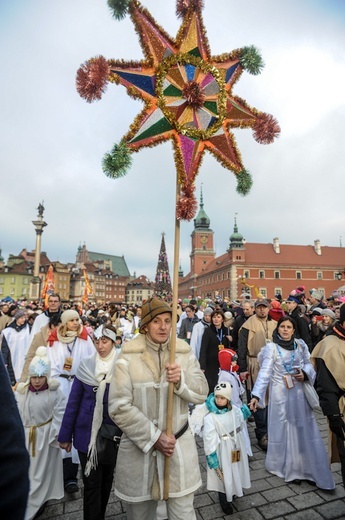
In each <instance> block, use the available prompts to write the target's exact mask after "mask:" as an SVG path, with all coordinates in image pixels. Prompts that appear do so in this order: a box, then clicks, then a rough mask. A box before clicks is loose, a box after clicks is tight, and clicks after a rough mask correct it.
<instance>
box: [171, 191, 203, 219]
mask: <svg viewBox="0 0 345 520" xmlns="http://www.w3.org/2000/svg"><path fill="white" fill-rule="evenodd" d="M194 189H195V186H193V185H187V186H185V187H184V188H183V194H182V195H181V197H180V200H179V201H178V203H177V205H176V218H177V220H192V218H194V217H195V214H196V210H197V209H198V202H197V200H196V198H195V195H194Z"/></svg>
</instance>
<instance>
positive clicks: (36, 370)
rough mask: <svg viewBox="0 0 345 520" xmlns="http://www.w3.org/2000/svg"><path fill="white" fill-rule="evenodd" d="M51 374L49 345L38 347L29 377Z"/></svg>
mask: <svg viewBox="0 0 345 520" xmlns="http://www.w3.org/2000/svg"><path fill="white" fill-rule="evenodd" d="M42 376H46V378H47V379H48V378H49V376H50V362H49V359H48V356H47V347H38V349H37V350H36V354H35V357H34V358H33V359H32V361H31V363H30V365H29V377H42Z"/></svg>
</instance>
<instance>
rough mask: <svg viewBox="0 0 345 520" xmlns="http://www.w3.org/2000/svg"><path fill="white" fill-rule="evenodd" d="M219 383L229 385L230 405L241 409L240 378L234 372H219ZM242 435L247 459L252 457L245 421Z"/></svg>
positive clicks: (242, 390) (242, 392)
mask: <svg viewBox="0 0 345 520" xmlns="http://www.w3.org/2000/svg"><path fill="white" fill-rule="evenodd" d="M221 382H223V383H230V385H231V388H232V394H231V402H232V404H234V405H235V406H237V408H241V407H242V406H243V401H242V399H241V396H242V395H243V394H244V392H245V390H244V388H243V385H242V383H241V381H240V376H239V375H238V374H236V373H235V372H228V370H220V371H219V374H218V383H221ZM242 433H243V437H244V441H245V443H246V448H247V455H248V456H249V457H252V456H253V452H252V446H251V444H250V437H249V433H248V428H247V421H245V422H244V424H243V430H242Z"/></svg>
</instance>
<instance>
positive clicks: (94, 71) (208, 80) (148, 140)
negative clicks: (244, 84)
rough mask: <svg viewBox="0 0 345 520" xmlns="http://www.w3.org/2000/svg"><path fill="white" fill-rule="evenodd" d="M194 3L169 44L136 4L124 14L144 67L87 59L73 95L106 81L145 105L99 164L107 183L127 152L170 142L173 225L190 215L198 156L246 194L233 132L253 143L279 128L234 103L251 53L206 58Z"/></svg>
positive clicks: (255, 61)
mask: <svg viewBox="0 0 345 520" xmlns="http://www.w3.org/2000/svg"><path fill="white" fill-rule="evenodd" d="M201 4H202V2H201V0H186V1H185V2H184V5H185V7H184V9H183V10H181V11H180V15H181V16H183V21H182V24H181V27H180V29H179V31H178V33H177V36H176V39H173V38H171V37H170V36H169V35H168V34H167V33H166V32H165V31H164V30H163V29H162V28H161V27H160V26H159V25H158V24H157V23H156V21H155V20H154V19H153V18H152V16H151V14H150V13H149V12H148V11H147V10H146V9H145V8H144V7H142V6H141V5H140V3H139V2H138V1H137V0H130V1H129V3H128V11H129V13H130V16H131V18H132V21H133V23H134V26H135V29H136V31H137V33H138V35H139V40H140V45H141V47H142V50H143V53H144V55H145V60H142V61H138V62H124V61H122V60H108V61H107V60H106V59H105V58H103V57H102V56H100V57H97V58H92V59H91V60H89V61H88V62H86V63H85V64H84V65H82V66H81V68H80V69H79V71H78V73H77V89H78V92H79V93H80V95H81V96H82V97H84V98H85V99H86V100H87V101H93V100H95V99H100V97H101V95H102V93H103V92H104V91H105V88H106V84H107V82H108V81H110V82H112V83H120V84H121V85H124V86H125V87H126V88H127V92H128V94H129V95H130V96H131V97H133V98H136V99H138V98H139V99H141V100H143V101H144V104H145V106H144V109H143V110H142V112H141V113H140V114H139V115H138V116H137V117H136V119H135V120H134V122H133V124H132V125H131V127H130V130H129V132H128V133H127V134H126V135H125V136H124V137H123V139H122V141H121V143H120V145H115V146H114V149H113V150H112V152H111V153H109V154H106V156H105V158H104V160H103V169H104V170H105V172H106V173H107V174H108V175H110V176H113V177H118V176H121V175H123V174H124V173H125V169H126V167H127V166H129V164H130V162H129V160H128V152H130V151H138V150H140V149H141V148H143V147H146V146H155V145H156V144H158V143H161V142H163V141H167V140H169V139H171V140H172V142H173V147H174V156H175V163H176V169H177V174H178V181H179V183H180V185H181V189H182V197H181V200H180V203H179V206H178V208H177V209H178V218H182V219H187V220H190V219H191V218H193V216H194V214H195V210H196V203H195V202H196V201H195V197H194V193H193V192H194V180H195V177H196V175H197V173H198V170H199V168H200V165H201V161H202V157H203V154H204V152H205V150H208V151H210V152H211V153H212V154H213V155H214V156H215V157H216V158H217V160H218V161H220V162H221V164H222V165H223V166H224V167H225V168H228V169H230V170H232V171H233V172H234V173H235V174H236V175H237V179H238V187H237V191H239V192H240V193H242V194H245V193H247V192H248V191H249V189H250V187H251V184H252V181H251V177H250V174H249V173H248V172H247V171H246V170H245V168H244V167H243V164H242V159H241V155H240V152H239V150H238V149H237V146H236V143H235V138H234V136H233V133H232V132H231V129H232V128H239V127H240V128H248V127H251V128H253V130H254V137H255V139H256V140H257V141H258V142H261V143H264V144H267V143H269V142H272V141H273V139H274V137H276V136H277V135H278V134H279V132H280V128H279V125H278V123H277V122H276V121H275V119H274V118H273V117H272V116H270V115H268V114H264V113H262V112H259V111H258V110H256V109H254V108H251V107H250V106H249V105H248V104H247V103H246V102H245V101H244V100H242V99H241V98H239V97H238V96H235V95H234V94H233V92H232V90H233V86H234V84H235V83H236V81H237V80H238V79H239V77H240V76H241V74H242V71H243V69H247V70H249V72H252V73H253V74H258V73H259V72H260V69H261V68H262V66H263V63H262V61H261V58H260V56H259V55H258V53H257V51H256V49H255V48H254V47H246V48H244V49H237V50H234V51H233V52H231V53H229V54H223V55H221V56H212V55H211V52H210V49H209V44H208V39H207V36H206V31H205V28H204V25H203V20H202V15H201Z"/></svg>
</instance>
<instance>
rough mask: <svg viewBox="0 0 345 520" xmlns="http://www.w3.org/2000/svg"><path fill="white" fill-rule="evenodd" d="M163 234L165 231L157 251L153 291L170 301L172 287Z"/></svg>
mask: <svg viewBox="0 0 345 520" xmlns="http://www.w3.org/2000/svg"><path fill="white" fill-rule="evenodd" d="M164 235H165V233H162V241H161V248H160V251H159V256H158V263H157V270H156V277H155V287H156V290H155V292H156V294H157V296H159V297H161V298H164V299H165V300H167V301H170V300H171V299H172V287H171V279H170V273H169V264H168V255H167V252H166V247H165V240H164Z"/></svg>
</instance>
